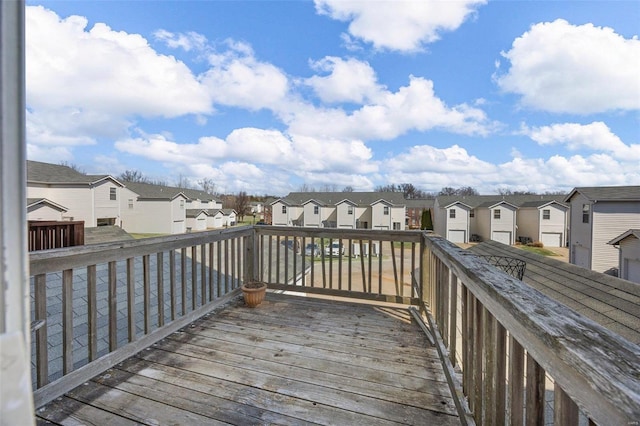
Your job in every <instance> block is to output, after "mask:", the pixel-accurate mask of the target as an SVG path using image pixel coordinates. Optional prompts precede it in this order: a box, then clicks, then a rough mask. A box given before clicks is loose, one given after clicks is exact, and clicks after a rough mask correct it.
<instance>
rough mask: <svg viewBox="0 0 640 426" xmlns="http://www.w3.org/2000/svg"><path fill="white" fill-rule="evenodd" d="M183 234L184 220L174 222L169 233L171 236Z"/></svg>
mask: <svg viewBox="0 0 640 426" xmlns="http://www.w3.org/2000/svg"><path fill="white" fill-rule="evenodd" d="M184 232H185V227H184V220H174V221H173V227H172V232H171V233H172V234H184Z"/></svg>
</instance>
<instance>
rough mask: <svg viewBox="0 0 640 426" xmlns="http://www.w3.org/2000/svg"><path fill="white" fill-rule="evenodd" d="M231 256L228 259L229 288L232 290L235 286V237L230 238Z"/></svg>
mask: <svg viewBox="0 0 640 426" xmlns="http://www.w3.org/2000/svg"><path fill="white" fill-rule="evenodd" d="M230 244H231V248H230V250H231V256H230V259H229V262H230V266H231V288H230V289H229V290H233V289H234V288H236V239H235V238H232V239H231V243H230Z"/></svg>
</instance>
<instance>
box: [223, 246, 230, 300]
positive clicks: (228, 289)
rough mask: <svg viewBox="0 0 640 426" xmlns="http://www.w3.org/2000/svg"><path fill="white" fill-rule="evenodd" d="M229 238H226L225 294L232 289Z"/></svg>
mask: <svg viewBox="0 0 640 426" xmlns="http://www.w3.org/2000/svg"><path fill="white" fill-rule="evenodd" d="M229 257H230V256H229V240H224V294H228V293H229V292H230V291H231V288H230V286H229V279H230V278H231V274H230V273H229Z"/></svg>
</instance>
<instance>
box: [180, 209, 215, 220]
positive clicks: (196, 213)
mask: <svg viewBox="0 0 640 426" xmlns="http://www.w3.org/2000/svg"><path fill="white" fill-rule="evenodd" d="M200 214H204V215H205V216H209V212H208V211H207V210H206V209H187V210H186V211H185V216H186V217H188V218H190V219H193V218H196V217H198V216H200Z"/></svg>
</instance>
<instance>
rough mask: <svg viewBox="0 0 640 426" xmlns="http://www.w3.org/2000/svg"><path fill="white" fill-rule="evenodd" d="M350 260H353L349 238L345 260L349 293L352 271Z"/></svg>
mask: <svg viewBox="0 0 640 426" xmlns="http://www.w3.org/2000/svg"><path fill="white" fill-rule="evenodd" d="M352 259H353V240H352V239H351V238H349V258H348V259H347V289H348V290H349V291H351V286H352V281H351V271H352V263H353V262H352Z"/></svg>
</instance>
